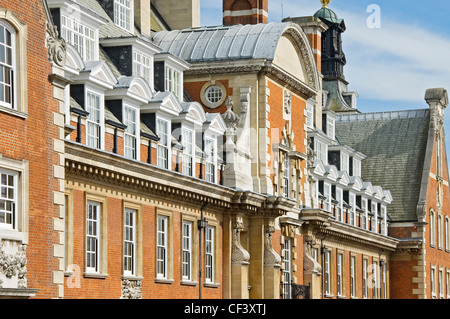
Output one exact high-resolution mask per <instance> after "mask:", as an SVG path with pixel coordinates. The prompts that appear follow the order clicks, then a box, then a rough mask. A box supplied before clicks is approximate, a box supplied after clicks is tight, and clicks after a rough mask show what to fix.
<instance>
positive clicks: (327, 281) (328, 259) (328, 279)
mask: <svg viewBox="0 0 450 319" xmlns="http://www.w3.org/2000/svg"><path fill="white" fill-rule="evenodd" d="M324 258H325V261H324V263H325V266H324V268H325V269H324V270H325V278H324V279H325V295H330V294H331V265H330V263H331V252H330V251H329V250H326V251H325V256H324Z"/></svg>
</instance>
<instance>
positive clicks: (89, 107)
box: [86, 91, 103, 149]
mask: <svg viewBox="0 0 450 319" xmlns="http://www.w3.org/2000/svg"><path fill="white" fill-rule="evenodd" d="M101 104H102V97H101V96H100V95H99V94H96V93H94V92H90V91H88V92H87V94H86V111H87V112H88V113H89V115H88V117H87V119H86V142H87V146H89V147H92V148H97V149H101V148H102V136H103V134H102V119H103V116H102V113H103V112H102V109H103V108H102V106H101Z"/></svg>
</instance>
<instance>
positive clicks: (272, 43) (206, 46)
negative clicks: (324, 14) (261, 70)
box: [153, 22, 291, 63]
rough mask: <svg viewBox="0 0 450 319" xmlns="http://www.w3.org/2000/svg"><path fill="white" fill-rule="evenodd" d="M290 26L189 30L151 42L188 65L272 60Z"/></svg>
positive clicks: (159, 34) (161, 35)
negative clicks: (227, 61) (226, 61)
mask: <svg viewBox="0 0 450 319" xmlns="http://www.w3.org/2000/svg"><path fill="white" fill-rule="evenodd" d="M289 26H291V23H273V22H272V23H268V24H256V25H234V26H226V27H224V26H220V27H205V28H192V29H185V30H174V31H162V32H157V33H155V35H154V37H153V43H154V44H155V45H157V46H158V47H160V48H161V49H162V51H163V52H168V53H171V54H173V55H175V56H178V57H180V58H182V59H183V60H185V61H187V62H189V63H196V62H208V61H225V60H241V59H267V60H273V59H274V57H275V51H276V48H277V45H278V41H279V39H280V37H281V36H282V35H283V33H284V31H285V30H286V29H287V28H288V27H289Z"/></svg>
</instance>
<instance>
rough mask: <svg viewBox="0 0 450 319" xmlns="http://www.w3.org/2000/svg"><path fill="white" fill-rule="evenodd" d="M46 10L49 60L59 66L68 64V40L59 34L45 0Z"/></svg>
mask: <svg viewBox="0 0 450 319" xmlns="http://www.w3.org/2000/svg"><path fill="white" fill-rule="evenodd" d="M42 2H43V5H44V11H45V14H46V16H47V49H48V61H49V62H50V63H52V64H55V65H57V66H59V67H64V65H65V64H66V50H67V45H66V41H65V40H64V39H63V38H61V37H60V36H59V34H58V28H57V27H56V25H55V24H54V23H53V18H52V16H51V14H50V10H49V8H48V5H47V1H45V0H43V1H42Z"/></svg>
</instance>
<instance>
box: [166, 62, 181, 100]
mask: <svg viewBox="0 0 450 319" xmlns="http://www.w3.org/2000/svg"><path fill="white" fill-rule="evenodd" d="M180 79H181V76H180V72H178V71H176V70H175V69H173V68H171V67H168V66H166V91H168V92H173V93H174V94H175V96H176V97H177V98H180V96H181V90H180V88H181V83H180Z"/></svg>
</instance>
